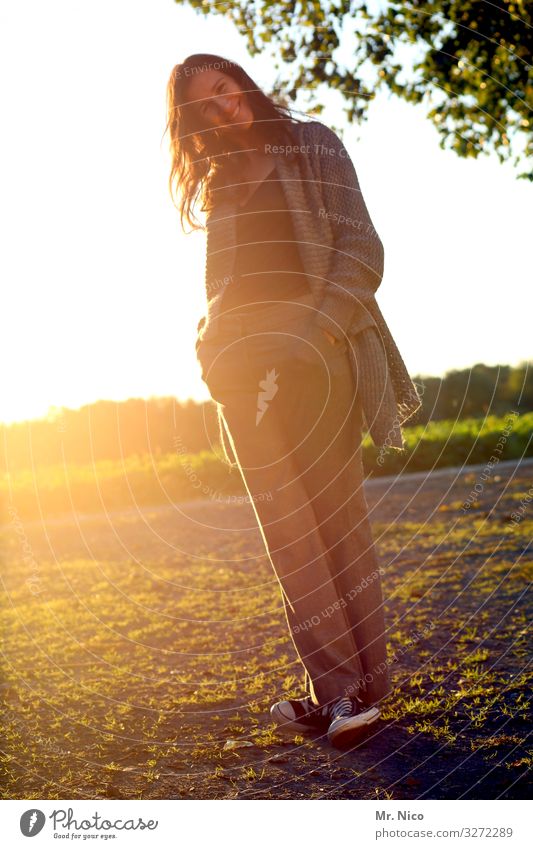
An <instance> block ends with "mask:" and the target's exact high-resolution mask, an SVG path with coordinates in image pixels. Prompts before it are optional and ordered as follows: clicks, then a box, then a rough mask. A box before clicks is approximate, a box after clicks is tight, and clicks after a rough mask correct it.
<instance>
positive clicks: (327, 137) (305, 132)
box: [297, 118, 342, 145]
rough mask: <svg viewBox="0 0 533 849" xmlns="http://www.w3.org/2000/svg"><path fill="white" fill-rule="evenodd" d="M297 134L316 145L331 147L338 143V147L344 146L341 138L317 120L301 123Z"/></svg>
mask: <svg viewBox="0 0 533 849" xmlns="http://www.w3.org/2000/svg"><path fill="white" fill-rule="evenodd" d="M297 132H298V133H299V134H300V136H301V138H303V139H306V140H309V141H310V142H312V143H315V144H329V145H331V144H332V143H336V144H337V145H338V144H341V145H342V141H341V139H340V138H339V136H338V135H337V134H336V133H335V132H333V130H332V129H330V127H328V126H327V124H324V123H323V122H322V121H319V120H317V119H316V118H313V119H311V120H308V121H299V122H298V129H297Z"/></svg>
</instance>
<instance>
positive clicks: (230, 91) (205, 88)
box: [187, 69, 254, 133]
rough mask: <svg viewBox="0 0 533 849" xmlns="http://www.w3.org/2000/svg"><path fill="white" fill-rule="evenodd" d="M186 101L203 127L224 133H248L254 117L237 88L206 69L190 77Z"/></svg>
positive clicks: (222, 75)
mask: <svg viewBox="0 0 533 849" xmlns="http://www.w3.org/2000/svg"><path fill="white" fill-rule="evenodd" d="M187 99H188V100H189V101H193V103H192V104H191V105H192V106H193V108H194V110H195V111H196V112H197V114H198V115H199V117H200V119H201V121H202V123H203V124H205V125H207V126H208V127H217V128H220V129H221V130H222V131H223V132H228V133H234V132H237V133H242V132H246V130H249V129H250V127H251V125H252V123H253V120H254V115H253V112H252V110H251V109H250V106H249V104H248V99H247V97H246V94H244V93H243V92H242V90H241V88H240V86H239V84H238V83H237V82H236V81H235V80H234V79H233V78H232V77H230V76H228V74H224V73H223V72H222V71H215V70H212V69H206V70H205V71H201V72H199V73H197V74H194V76H192V77H191V79H190V81H189V83H188V86H187Z"/></svg>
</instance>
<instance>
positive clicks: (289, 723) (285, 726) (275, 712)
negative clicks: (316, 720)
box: [270, 702, 318, 732]
mask: <svg viewBox="0 0 533 849" xmlns="http://www.w3.org/2000/svg"><path fill="white" fill-rule="evenodd" d="M284 711H287V712H286V713H285V712H284ZM291 713H292V714H293V715H292V716H290V714H291ZM270 716H271V717H272V719H273V720H274V721H275V722H277V724H278V725H279V726H280V728H281V729H282V730H284V731H285V730H286V731H300V732H301V731H315V732H316V731H317V730H318V729H317V728H313V727H312V726H310V725H307V724H306V725H304V724H303V723H300V722H298V720H297V719H296V717H295V716H294V711H293V710H292V708H291V706H290V704H289V703H288V702H278V703H277V704H275V705H272V707H271V708H270Z"/></svg>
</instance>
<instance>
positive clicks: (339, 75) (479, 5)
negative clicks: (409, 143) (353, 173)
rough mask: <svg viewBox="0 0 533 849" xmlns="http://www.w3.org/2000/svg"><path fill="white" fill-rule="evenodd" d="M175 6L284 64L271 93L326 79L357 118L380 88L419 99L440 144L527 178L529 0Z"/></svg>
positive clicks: (532, 174)
mask: <svg viewBox="0 0 533 849" xmlns="http://www.w3.org/2000/svg"><path fill="white" fill-rule="evenodd" d="M176 2H178V3H180V2H181V3H183V2H188V3H189V5H191V6H192V7H193V8H195V9H197V10H198V11H199V12H200V13H201V14H204V15H213V16H215V15H224V16H225V17H227V18H229V19H231V20H232V21H233V22H234V24H235V26H236V27H237V29H238V30H239V32H240V33H241V34H242V35H243V36H245V38H246V39H247V44H248V50H249V52H250V54H251V55H257V54H259V53H264V52H268V53H269V54H271V55H272V57H273V60H274V67H276V68H277V69H279V68H281V67H282V66H284V67H283V71H282V72H281V74H280V75H279V76H278V79H277V80H276V83H275V85H274V89H273V91H274V92H278V91H284V92H285V93H286V95H287V96H288V98H289V99H290V100H291V101H294V100H295V98H296V96H297V94H298V93H299V92H305V93H306V96H307V97H309V96H313V97H314V98H316V94H311V93H312V92H313V91H314V90H315V89H317V88H318V87H319V86H321V85H322V84H325V85H327V86H328V87H329V88H332V89H335V90H336V91H338V92H340V93H341V95H342V97H343V98H344V100H345V101H346V114H347V118H348V120H349V121H350V122H352V121H354V120H355V121H361V120H364V119H365V117H366V112H367V107H368V103H369V102H370V100H372V98H373V97H374V96H375V94H376V92H378V91H379V90H380V89H388V91H389V92H393V93H394V94H396V95H398V96H399V97H401V98H403V99H404V100H406V101H408V102H410V103H422V102H425V103H426V104H427V106H428V107H429V111H428V113H427V117H428V118H429V119H430V120H431V121H432V122H433V124H434V126H435V127H436V129H437V132H438V134H439V136H440V146H441V147H442V148H448V149H452V150H454V151H455V153H457V154H458V155H459V156H462V157H467V156H471V157H475V158H477V157H478V155H479V154H480V153H490V152H495V153H496V155H497V156H498V158H499V160H500V162H503V161H506V160H511V161H512V162H513V164H514V165H515V166H520V167H521V168H523V167H524V166H525V170H521V171H520V172H519V173H518V176H519V177H522V178H527V179H530V180H533V165H532V164H531V155H532V153H533V138H532V133H531V130H532V120H533V119H532V117H531V105H532V103H533V66H532V64H531V57H532V53H533V51H532V47H533V15H532V9H533V6H532V4H531V3H530V2H528V0H433V2H431V1H430V2H426V0H411V2H409V3H407V4H402V3H397V2H384V0H382V2H379V0H366V2H365V1H364V0H326V2H324V0H321V1H320V0H309V1H308V0H300V2H283V0H252V2H250V0H229V2H220V3H216V2H210V0H176ZM228 58H230V57H228ZM289 77H290V79H288V78H289ZM282 80H283V82H282ZM321 110H322V105H321V104H320V103H319V104H318V106H317V108H315V110H314V111H315V112H318V113H320V112H321Z"/></svg>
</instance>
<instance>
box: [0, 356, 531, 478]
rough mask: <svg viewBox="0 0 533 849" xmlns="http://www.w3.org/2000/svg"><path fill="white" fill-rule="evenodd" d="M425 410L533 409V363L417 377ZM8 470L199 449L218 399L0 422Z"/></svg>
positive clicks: (105, 407)
mask: <svg viewBox="0 0 533 849" xmlns="http://www.w3.org/2000/svg"><path fill="white" fill-rule="evenodd" d="M414 380H415V382H416V384H417V386H418V389H419V392H420V394H421V396H422V408H421V410H420V411H419V413H418V414H417V416H416V417H415V418H413V419H412V420H411V421H410V422H409V424H410V425H417V424H426V423H427V422H429V421H441V420H445V419H446V420H450V419H451V420H462V419H465V418H482V417H484V416H486V415H487V414H490V415H495V416H501V415H504V414H505V413H507V412H508V411H515V412H516V413H519V414H522V413H527V412H531V411H533V361H530V362H527V363H522V364H520V365H519V366H515V367H512V366H505V365H501V366H486V365H483V364H478V365H475V366H474V367H473V368H469V369H463V370H462V371H449V372H447V373H446V375H445V376H444V377H442V378H441V377H427V376H424V375H416V376H415V377H414ZM0 436H1V445H2V451H1V455H0V456H1V460H0V464H1V468H2V471H3V472H9V471H10V470H11V471H15V470H16V469H32V468H35V467H38V466H39V467H42V466H58V465H59V466H61V465H63V464H64V463H68V464H71V463H81V464H90V463H92V462H96V461H99V460H113V461H120V460H121V459H123V458H129V457H135V456H136V455H137V456H138V457H146V456H147V455H148V456H150V455H151V456H154V457H155V458H158V457H161V456H164V455H168V454H171V453H173V452H175V453H177V454H182V455H183V454H188V455H190V454H196V453H198V452H200V451H205V450H210V449H214V448H215V446H216V445H217V444H218V442H219V436H218V426H217V420H216V412H215V406H214V404H212V403H211V402H205V403H196V402H195V401H187V402H184V403H180V402H178V401H176V399H175V398H150V399H148V400H144V399H139V398H131V399H129V400H128V401H121V402H114V401H97V402H95V403H92V404H87V405H85V406H83V407H81V408H80V409H79V410H70V409H67V408H61V409H60V410H59V411H58V412H57V415H55V416H53V417H51V416H50V417H48V418H44V419H34V420H32V421H28V422H17V423H15V424H11V425H0Z"/></svg>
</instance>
